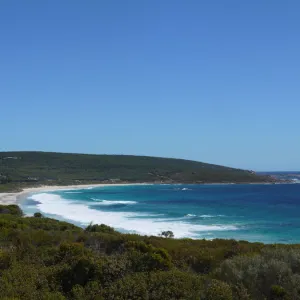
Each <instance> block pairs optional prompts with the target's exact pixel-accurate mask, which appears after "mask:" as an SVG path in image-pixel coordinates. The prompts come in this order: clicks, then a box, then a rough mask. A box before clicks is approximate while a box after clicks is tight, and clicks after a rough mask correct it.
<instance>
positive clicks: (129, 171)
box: [0, 152, 271, 185]
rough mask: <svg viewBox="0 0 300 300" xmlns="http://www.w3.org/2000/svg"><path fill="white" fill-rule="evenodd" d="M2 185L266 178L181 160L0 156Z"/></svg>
mask: <svg viewBox="0 0 300 300" xmlns="http://www.w3.org/2000/svg"><path fill="white" fill-rule="evenodd" d="M0 176H1V177H0V181H1V182H2V184H6V183H7V182H11V185H16V184H29V183H31V184H32V183H40V184H74V183H96V182H99V183H100V182H164V183H175V182H176V183H214V182H215V183H216V182H218V183H226V182H235V183H243V182H245V183H247V182H266V181H270V180H271V179H270V177H266V176H258V175H256V174H255V173H253V172H251V171H246V170H240V169H234V168H228V167H223V166H218V165H212V164H207V163H202V162H196V161H189V160H183V159H171V158H159V157H148V156H132V155H91V154H67V153H54V152H53V153H51V152H0Z"/></svg>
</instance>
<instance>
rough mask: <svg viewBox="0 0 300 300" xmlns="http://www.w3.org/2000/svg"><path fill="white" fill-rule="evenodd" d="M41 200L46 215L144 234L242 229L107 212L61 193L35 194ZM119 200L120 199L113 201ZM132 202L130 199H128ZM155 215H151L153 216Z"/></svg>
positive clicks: (180, 234) (178, 234)
mask: <svg viewBox="0 0 300 300" xmlns="http://www.w3.org/2000/svg"><path fill="white" fill-rule="evenodd" d="M31 199H33V200H35V201H38V202H39V203H38V204H37V208H38V209H39V210H40V211H41V212H42V213H44V214H51V215H56V216H60V217H62V218H64V219H66V220H70V221H74V222H79V223H81V224H82V225H87V224H89V223H90V222H93V223H97V224H101V223H102V224H106V225H109V226H111V227H114V228H116V229H118V230H124V231H127V232H132V233H139V234H144V235H158V234H159V233H161V231H164V230H171V231H173V233H174V235H175V237H176V238H183V237H190V238H199V235H201V234H208V233H210V232H213V231H227V230H236V229H238V228H237V227H235V226H232V225H225V226H224V225H200V224H190V223H188V222H185V221H184V220H180V219H179V220H174V219H172V220H168V219H167V218H147V215H145V214H143V213H137V212H107V211H105V212H104V211H101V210H96V209H92V208H91V207H89V206H88V205H86V204H83V203H82V202H80V201H78V202H77V203H76V201H74V200H73V201H70V200H66V199H64V198H62V197H61V196H59V195H57V194H52V193H40V194H34V195H32V196H31ZM111 202H113V203H116V202H117V201H111ZM124 202H126V203H128V201H124ZM150 216H151V215H149V217H150Z"/></svg>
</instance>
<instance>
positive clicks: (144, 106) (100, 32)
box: [0, 0, 300, 170]
mask: <svg viewBox="0 0 300 300" xmlns="http://www.w3.org/2000/svg"><path fill="white" fill-rule="evenodd" d="M299 11H300V2H299V1H298V0H295V1H289V0H287V1H282V0H281V1H277V0H269V1H258V0H252V1H240V0H236V1H231V0H227V1H223V0H219V1H199V0H190V1H177V0H172V1H171V0H164V1H160V0H151V1H140V0H128V1H123V0H118V1H114V0H112V1H76V0H72V1H68V0H64V1H56V0H55V1H40V0H36V1H30V0H28V1H8V0H7V1H1V4H0V37H1V41H0V104H1V106H0V116H1V117H0V128H1V135H0V136H1V138H0V151H6V150H7V151H8V150H43V151H61V152H80V153H81V152H83V153H109V154H110V153H112V154H138V155H154V156H165V157H178V158H186V159H193V160H199V161H205V162H210V163H217V164H222V165H229V166H233V167H240V168H248V169H254V170H300V158H299V157H300V134H299V131H300V130H299V129H300V124H299V119H300V118H299V114H300V97H299V96H300V59H299V57H300V56H299V55H300V18H299Z"/></svg>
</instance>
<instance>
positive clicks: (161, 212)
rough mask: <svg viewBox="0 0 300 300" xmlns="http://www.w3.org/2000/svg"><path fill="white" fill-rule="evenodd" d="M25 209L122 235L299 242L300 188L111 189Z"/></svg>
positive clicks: (40, 200)
mask: <svg viewBox="0 0 300 300" xmlns="http://www.w3.org/2000/svg"><path fill="white" fill-rule="evenodd" d="M21 206H22V209H23V210H24V211H25V213H27V214H33V213H34V212H37V211H40V212H41V213H43V214H44V215H47V216H50V217H54V218H57V219H63V220H67V221H70V222H73V223H75V224H78V225H87V224H89V223H90V222H93V223H98V224H100V223H104V224H107V225H110V226H112V227H114V228H116V229H118V230H120V231H123V232H134V233H140V234H146V235H158V234H159V233H160V232H161V231H163V230H171V231H173V232H174V235H175V238H183V237H189V238H195V239H202V238H205V239H214V238H226V239H232V238H233V239H237V240H248V241H258V242H264V243H300V184H265V185H263V184H261V185H255V184H248V185H236V184H228V185H217V184H214V185H131V186H106V187H97V188H88V189H80V190H64V191H53V192H47V193H45V192H43V193H39V194H33V195H31V196H29V197H28V198H27V199H24V200H23V202H22V205H21Z"/></svg>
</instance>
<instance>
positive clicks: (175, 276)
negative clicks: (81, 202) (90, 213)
mask: <svg viewBox="0 0 300 300" xmlns="http://www.w3.org/2000/svg"><path fill="white" fill-rule="evenodd" d="M0 213H1V215H0V295H1V299H11V300H12V299H30V300H31V299H45V300H46V299H47V300H51V299H53V300H57V299H58V300H60V299H91V300H92V299H119V300H121V299H153V300H158V299H162V300H165V299H198V300H231V299H237V300H246V299H247V300H248V299H253V300H256V299H258V300H260V299H261V300H263V299H270V300H271V299H272V300H275V299H286V300H287V299H290V300H297V299H300V246H298V245H293V246H292V245H291V246H284V245H280V246H279V245H277V246H271V245H269V246H266V245H263V244H259V243H248V242H237V241H234V240H213V241H205V240H191V239H181V240H176V239H171V238H162V237H144V236H139V235H132V234H121V233H118V232H116V231H115V230H113V229H112V228H110V227H108V226H106V225H97V224H95V225H93V224H91V225H90V226H88V227H87V228H86V230H83V229H81V228H78V227H76V226H74V225H72V224H69V223H66V222H59V221H56V220H53V219H49V218H45V217H43V216H41V215H39V214H36V215H35V217H30V218H28V217H26V218H24V217H22V212H21V210H20V209H19V208H18V207H16V206H0Z"/></svg>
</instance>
